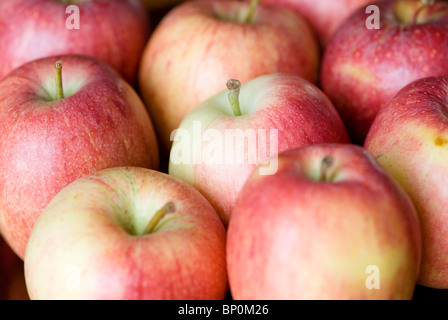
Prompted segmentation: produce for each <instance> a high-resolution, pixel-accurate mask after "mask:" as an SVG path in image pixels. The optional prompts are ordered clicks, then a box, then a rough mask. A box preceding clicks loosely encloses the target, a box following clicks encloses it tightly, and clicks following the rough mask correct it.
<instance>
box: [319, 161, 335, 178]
mask: <svg viewBox="0 0 448 320" xmlns="http://www.w3.org/2000/svg"><path fill="white" fill-rule="evenodd" d="M332 165H333V157H331V156H326V157H325V158H323V159H322V163H321V166H320V179H319V181H330V179H329V177H328V169H329V168H330V167H331V166H332Z"/></svg>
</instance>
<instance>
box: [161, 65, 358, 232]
mask: <svg viewBox="0 0 448 320" xmlns="http://www.w3.org/2000/svg"><path fill="white" fill-rule="evenodd" d="M232 80H235V79H232ZM238 82H239V81H238ZM239 86H241V83H240V82H239V84H238V87H237V90H238V91H237V93H238V94H239V96H237V97H235V98H236V99H237V102H238V106H237V109H238V110H235V109H234V108H233V102H234V101H233V100H232V96H230V97H229V96H228V94H232V93H233V90H234V89H229V90H228V91H222V92H221V93H218V94H216V95H214V96H213V97H211V98H209V99H208V100H206V101H205V102H203V103H201V104H200V105H198V106H197V107H196V108H194V109H193V110H191V111H190V112H189V113H188V114H187V115H186V117H185V118H184V119H183V121H182V123H181V124H180V126H179V129H178V130H177V131H176V132H175V134H173V136H172V139H173V140H174V142H173V146H172V149H171V154H170V161H169V171H168V172H169V174H170V175H173V176H175V177H178V178H180V179H182V180H184V181H187V182H188V183H190V184H191V185H193V186H194V187H195V188H196V189H198V190H199V191H201V192H202V193H203V194H204V195H205V197H206V198H207V199H208V200H209V201H210V202H211V203H212V205H213V206H214V207H215V209H216V211H217V212H218V214H219V215H220V216H221V219H222V221H223V222H224V224H225V225H226V226H227V223H228V221H229V217H230V216H231V211H232V208H233V205H234V202H235V199H236V197H237V195H238V193H239V191H240V189H241V187H242V186H243V184H244V182H245V181H246V179H247V177H248V176H249V175H250V174H251V173H252V171H253V170H254V169H255V167H256V166H257V165H259V164H261V163H263V162H265V161H266V160H267V159H269V158H271V157H274V156H275V155H276V154H277V153H279V152H281V151H285V150H288V149H293V148H297V147H301V146H306V145H310V144H316V143H322V142H333V143H348V142H350V140H349V138H348V134H347V132H346V130H345V127H344V125H343V123H342V120H341V118H340V117H339V115H338V113H337V112H336V110H335V108H334V106H333V105H332V104H331V102H330V100H329V99H328V98H327V97H326V96H325V95H324V94H323V93H322V92H321V91H320V90H319V89H318V88H317V87H316V86H315V85H313V84H311V83H310V82H308V81H306V80H304V79H303V78H301V77H298V76H294V75H288V74H270V75H264V76H260V77H258V78H255V79H252V80H251V81H248V82H247V83H243V84H242V87H241V88H240V87H239ZM229 98H230V99H229ZM275 170H276V164H275V162H270V163H267V164H266V167H265V171H266V174H273V173H274V172H275Z"/></svg>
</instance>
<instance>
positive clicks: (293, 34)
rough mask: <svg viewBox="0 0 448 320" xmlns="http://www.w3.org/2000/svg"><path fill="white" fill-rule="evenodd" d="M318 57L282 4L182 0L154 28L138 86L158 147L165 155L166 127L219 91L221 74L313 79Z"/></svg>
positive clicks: (307, 33) (306, 32)
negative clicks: (273, 5)
mask: <svg viewBox="0 0 448 320" xmlns="http://www.w3.org/2000/svg"><path fill="white" fill-rule="evenodd" d="M255 1H257V0H255ZM250 8H255V9H253V10H250ZM319 63H320V57H319V51H318V43H317V40H316V38H315V36H314V35H313V32H312V29H311V27H310V26H309V25H308V23H307V22H306V21H305V20H304V18H301V17H298V16H297V15H296V14H294V13H293V12H291V11H290V10H288V9H285V8H270V7H269V8H268V7H265V6H264V5H263V4H259V5H258V6H257V7H255V6H252V7H251V6H249V3H246V2H241V1H234V0H229V1H219V0H218V1H215V0H211V1H210V0H199V1H186V2H185V3H182V4H180V5H178V6H176V7H175V8H173V9H172V10H170V11H169V12H168V13H167V14H166V15H165V16H164V19H162V21H161V22H160V24H158V26H157V27H156V29H155V30H154V33H153V35H152V37H151V39H150V40H149V42H148V44H147V46H146V49H145V51H144V53H143V57H142V62H141V67H140V74H139V84H140V91H141V94H142V97H143V99H144V101H145V102H146V105H147V107H148V109H149V112H150V115H151V117H152V118H153V120H154V125H155V129H156V132H157V133H158V136H159V141H160V144H161V148H163V150H164V152H166V153H168V152H169V148H170V146H171V141H170V136H171V132H172V131H173V130H175V129H177V128H178V126H179V124H180V122H181V121H182V119H183V117H184V116H185V115H186V114H187V113H188V111H190V110H191V109H192V108H194V107H195V106H196V105H198V104H199V103H201V102H203V101H204V100H206V99H208V98H209V97H211V96H212V95H214V94H215V93H218V92H220V91H222V90H224V89H225V83H226V81H227V80H228V79H231V78H234V79H238V80H240V81H244V82H245V81H248V80H250V79H253V78H255V77H258V76H261V75H264V74H269V73H275V72H287V73H290V74H295V75H299V76H302V77H303V78H305V79H307V80H308V81H310V82H315V81H317V77H318V67H319Z"/></svg>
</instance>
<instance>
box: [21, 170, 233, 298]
mask: <svg viewBox="0 0 448 320" xmlns="http://www.w3.org/2000/svg"><path fill="white" fill-rule="evenodd" d="M168 202H173V203H174V205H175V206H176V211H175V212H174V213H171V215H166V216H165V217H164V218H163V219H162V220H161V221H160V222H159V224H158V226H157V227H156V229H155V232H153V233H150V234H142V233H143V230H144V229H145V227H146V225H147V224H148V222H149V221H150V220H151V218H152V216H153V214H154V213H155V212H156V211H157V210H158V209H160V208H161V207H163V206H164V205H165V204H166V203H168ZM130 229H134V231H131V230H130ZM225 243H226V231H225V229H224V226H223V225H222V223H221V221H220V219H219V217H218V215H217V214H216V212H215V211H214V209H213V207H212V206H211V205H210V203H209V202H208V201H207V200H206V199H205V198H204V197H203V196H202V195H201V194H200V193H199V192H198V191H197V190H195V189H194V188H192V187H191V186H189V185H188V184H186V183H184V182H182V181H180V180H178V179H176V178H174V177H171V176H169V175H167V174H165V173H162V172H159V171H154V170H150V169H144V168H132V167H120V168H109V169H105V170H102V171H100V172H97V173H95V174H91V175H87V176H84V177H81V178H80V179H78V180H76V181H74V182H73V183H71V184H70V185H69V186H67V187H66V188H64V189H63V190H62V191H61V192H60V193H59V194H58V195H56V196H55V198H54V199H53V200H52V201H51V202H50V204H49V205H48V207H47V208H46V209H45V211H44V212H43V213H42V215H41V216H40V217H39V219H38V221H37V222H36V225H35V228H34V229H33V232H32V234H31V237H30V240H29V243H28V247H27V250H26V255H25V260H24V264H25V279H26V284H27V288H28V292H29V295H30V298H31V299H33V300H49V299H64V300H65V299H69V300H72V299H82V300H91V299H93V300H109V299H113V300H121V299H123V300H134V299H138V300H149V299H151V300H153V299H154V300H165V299H166V300H177V299H181V300H195V299H200V300H212V299H224V297H225V295H226V293H227V290H228V285H227V273H226V262H225V255H226V254H225ZM70 281H71V282H70ZM68 283H69V284H70V285H68V286H67V284H68Z"/></svg>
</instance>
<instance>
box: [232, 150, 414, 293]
mask: <svg viewBox="0 0 448 320" xmlns="http://www.w3.org/2000/svg"><path fill="white" fill-rule="evenodd" d="M278 166H279V168H278V172H277V173H276V174H275V175H270V176H266V175H261V174H260V171H259V169H256V170H255V171H254V172H253V173H252V175H251V176H250V177H249V179H248V180H247V182H246V184H245V185H244V187H243V189H242V191H241V194H240V195H239V197H238V200H237V203H236V205H235V207H234V210H233V213H232V217H231V219H230V223H229V227H228V231H227V265H228V279H229V287H230V291H231V294H232V297H233V298H234V299H235V300H240V299H248V300H251V299H260V300H265V299H267V300H274V299H284V300H289V299H297V300H300V299H304V300H308V299H311V300H321V299H322V300H325V299H331V300H346V299H350V300H364V299H366V300H367V299H374V300H383V299H411V298H412V296H413V292H414V289H415V287H416V282H417V278H418V274H419V270H420V261H421V250H422V245H421V234H420V225H419V219H418V216H417V212H416V209H415V207H414V205H413V203H412V201H411V199H410V198H409V196H408V195H407V193H406V192H405V191H404V190H403V188H402V187H401V186H400V185H399V184H398V183H397V182H396V181H395V180H394V179H393V178H392V177H391V176H390V175H389V174H387V172H386V171H384V170H383V169H382V168H381V166H380V165H379V164H378V163H377V162H376V161H375V159H374V158H373V157H372V156H371V155H370V154H369V153H367V152H366V151H365V150H364V149H363V148H362V147H361V146H358V145H354V144H338V145H335V144H320V145H313V146H308V147H304V148H299V149H295V150H289V151H286V152H283V153H281V154H280V155H279V156H278Z"/></svg>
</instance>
